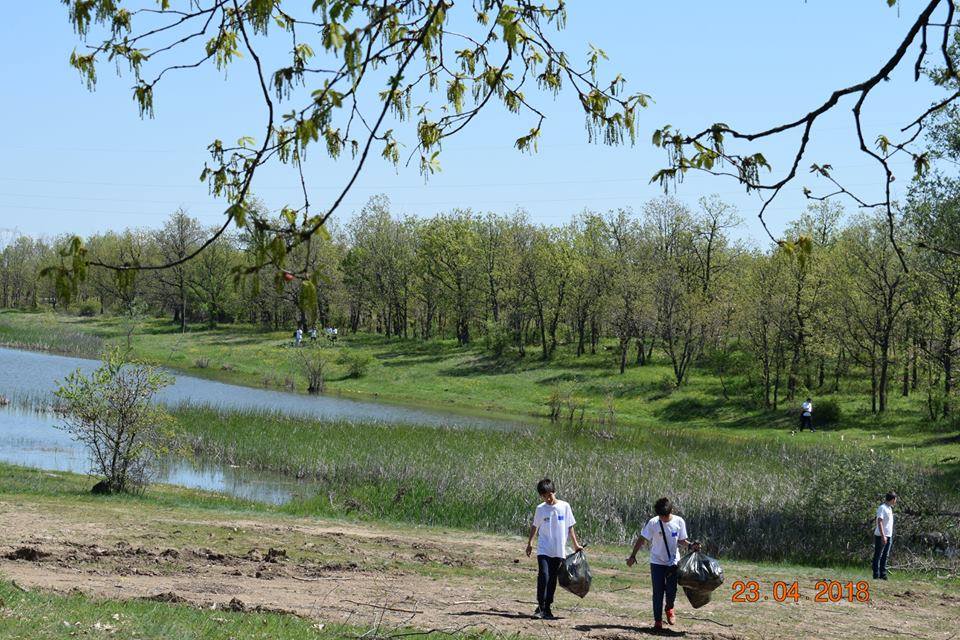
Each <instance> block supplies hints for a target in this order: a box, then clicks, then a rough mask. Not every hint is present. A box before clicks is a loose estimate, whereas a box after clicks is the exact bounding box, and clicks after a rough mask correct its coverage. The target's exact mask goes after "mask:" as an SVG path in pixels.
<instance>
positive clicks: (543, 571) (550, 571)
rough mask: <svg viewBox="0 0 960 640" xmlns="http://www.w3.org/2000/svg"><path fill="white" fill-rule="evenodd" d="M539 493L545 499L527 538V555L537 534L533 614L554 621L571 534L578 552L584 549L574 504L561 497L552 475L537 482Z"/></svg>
mask: <svg viewBox="0 0 960 640" xmlns="http://www.w3.org/2000/svg"><path fill="white" fill-rule="evenodd" d="M537 493H538V494H539V495H540V498H541V499H542V500H543V502H541V503H540V504H538V505H537V509H536V511H535V512H534V515H533V524H531V525H530V537H529V539H528V540H527V557H530V554H531V553H532V552H533V536H537V610H536V611H534V612H533V617H534V618H538V619H541V620H554V619H556V616H554V615H553V611H551V610H550V605H552V604H553V596H554V593H556V591H557V576H558V574H559V571H560V566H561V565H562V564H563V560H564V558H566V555H567V553H566V552H567V537H568V536H569V537H570V540H572V541H573V550H574V552H577V551H580V550H581V549H583V547H582V546H580V542H579V541H578V540H577V532H576V530H574V528H573V525H575V524H576V523H577V520H576V518H574V517H573V511H571V510H570V505H569V504H567V503H566V502H564V501H563V500H558V499H557V489H556V487H555V486H554V484H553V481H551V480H550V479H549V478H544V479H543V480H541V481H540V482H538V483H537Z"/></svg>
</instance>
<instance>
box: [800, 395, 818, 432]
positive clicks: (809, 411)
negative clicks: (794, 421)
mask: <svg viewBox="0 0 960 640" xmlns="http://www.w3.org/2000/svg"><path fill="white" fill-rule="evenodd" d="M804 428H807V429H810V431H816V429H814V428H813V400H811V399H810V398H807V399H806V401H805V402H804V403H803V404H802V405H800V431H803V430H804Z"/></svg>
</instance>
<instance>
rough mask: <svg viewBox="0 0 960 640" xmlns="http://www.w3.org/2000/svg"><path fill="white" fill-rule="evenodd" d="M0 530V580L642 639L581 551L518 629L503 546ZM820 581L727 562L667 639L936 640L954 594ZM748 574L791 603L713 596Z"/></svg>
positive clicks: (475, 540)
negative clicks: (573, 585) (865, 591)
mask: <svg viewBox="0 0 960 640" xmlns="http://www.w3.org/2000/svg"><path fill="white" fill-rule="evenodd" d="M0 523H2V528H0V556H2V559H0V574H2V575H3V576H5V577H7V578H8V579H12V580H15V581H16V582H17V584H19V585H21V586H23V587H26V588H40V589H52V590H57V591H64V592H66V591H71V590H80V591H82V592H83V593H86V594H90V595H94V596H98V597H106V598H155V599H158V600H164V601H171V602H186V603H190V604H194V605H201V606H219V607H225V608H234V609H256V608H261V609H278V610H283V611H288V612H291V613H295V614H298V615H302V616H307V617H310V618H314V619H316V620H318V621H328V622H329V621H342V622H349V623H352V624H357V625H361V626H367V625H378V624H379V625H382V626H383V627H386V628H395V627H400V626H411V627H415V628H419V629H444V630H452V629H464V630H466V629H479V628H485V629H489V630H494V631H499V632H502V633H503V634H504V635H516V634H520V635H523V636H531V637H544V638H546V637H550V638H557V637H561V638H573V637H590V638H605V639H608V640H619V639H621V638H633V637H642V636H643V635H645V634H648V633H651V632H652V630H651V629H650V619H651V614H650V613H649V598H650V593H649V587H648V582H647V579H646V575H645V574H644V573H643V572H641V571H636V570H634V571H627V570H626V569H625V568H624V569H621V568H618V567H616V565H615V564H614V563H616V562H618V560H619V556H617V555H616V553H618V552H619V551H620V550H608V551H604V550H599V551H594V552H593V554H592V558H593V559H594V573H595V575H596V581H595V590H594V591H593V592H591V594H590V595H589V596H588V597H587V598H586V599H585V600H583V601H580V600H578V599H576V598H574V597H573V596H570V595H569V594H566V593H563V594H562V595H560V596H559V597H558V601H557V606H556V613H557V614H558V615H559V616H560V617H561V620H558V621H555V622H541V621H537V620H533V619H532V618H530V617H529V614H530V612H531V611H532V609H533V607H534V602H533V600H534V596H533V586H534V581H535V575H536V570H535V566H534V564H533V563H532V561H530V560H528V559H527V558H525V557H523V556H522V555H521V554H520V552H519V550H520V548H521V546H522V541H520V540H519V539H516V538H513V539H511V538H498V537H494V536H486V535H473V534H464V533H463V532H451V533H445V532H442V531H438V530H436V529H430V530H419V529H397V528H389V527H381V526H367V525H354V524H345V523H339V522H323V521H316V520H311V519H294V518H279V517H264V518H255V517H251V516H241V517H222V516H220V515H219V514H217V513H215V512H203V511H201V510H173V509H151V510H148V511H147V512H146V513H139V512H138V513H131V512H130V509H129V507H127V508H125V509H121V508H120V507H119V506H118V507H115V508H110V507H107V508H103V507H100V506H97V507H96V510H94V508H93V507H90V506H89V505H88V506H85V507H83V506H80V507H77V508H76V509H71V508H65V507H64V505H63V504H60V503H56V502H52V501H51V502H49V503H45V502H42V501H40V502H36V503H33V502H30V503H23V502H19V501H18V502H15V503H14V502H0ZM271 549H273V550H272V551H271ZM820 573H821V574H822V575H815V574H814V572H811V571H810V570H804V573H803V574H798V573H797V571H792V572H791V571H790V570H787V569H785V570H784V571H783V572H776V571H773V572H771V571H769V570H767V571H765V572H762V573H761V572H760V570H759V569H756V568H751V567H750V566H748V565H730V567H729V568H728V578H727V584H725V585H724V587H722V588H721V590H720V591H718V592H717V595H716V597H715V598H714V601H713V602H712V603H711V604H709V605H707V606H706V607H704V608H703V609H699V610H696V611H693V610H691V609H690V607H689V605H688V604H687V603H686V601H685V600H684V598H683V596H682V595H681V596H679V598H678V602H679V603H680V604H678V615H679V616H680V621H679V624H678V626H677V627H676V628H675V631H674V632H673V635H681V634H682V635H684V636H685V637H687V638H696V639H701V638H703V639H705V638H725V639H734V638H858V637H871V638H884V637H891V638H894V637H901V638H917V637H920V638H934V639H938V640H946V639H947V638H950V637H952V635H951V634H953V633H955V632H956V630H957V629H956V625H957V621H958V620H960V597H958V596H956V595H953V594H949V593H942V591H943V590H942V589H939V590H938V589H936V588H933V587H929V586H925V585H923V584H922V583H910V584H909V585H905V584H902V583H901V584H898V583H896V582H891V583H887V584H882V585H877V584H876V583H874V585H872V588H873V589H874V590H873V592H872V595H873V598H872V601H871V602H870V603H837V604H830V603H814V602H813V600H812V595H813V593H814V586H813V584H814V582H815V581H816V580H817V579H820V578H827V579H832V578H834V577H835V576H833V575H831V573H830V572H829V571H821V572H820ZM748 577H753V578H754V579H758V580H759V581H760V582H761V583H762V584H767V585H772V583H773V581H774V580H788V581H792V580H795V579H799V580H800V589H801V593H802V594H803V598H802V599H801V601H800V602H799V603H797V604H779V603H774V602H759V603H756V604H733V603H731V602H730V594H731V591H730V589H728V585H729V584H730V583H732V582H733V581H734V580H736V579H739V578H744V579H745V578H748ZM848 579H849V578H848ZM854 579H861V578H854ZM957 637H960V636H957Z"/></svg>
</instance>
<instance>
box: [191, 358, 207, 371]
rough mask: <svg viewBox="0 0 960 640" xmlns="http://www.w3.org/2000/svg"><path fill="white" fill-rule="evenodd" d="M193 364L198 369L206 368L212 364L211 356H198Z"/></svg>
mask: <svg viewBox="0 0 960 640" xmlns="http://www.w3.org/2000/svg"><path fill="white" fill-rule="evenodd" d="M193 366H195V367H196V368H197V369H206V368H207V367H209V366H210V358H206V357H203V358H197V359H196V360H194V361H193Z"/></svg>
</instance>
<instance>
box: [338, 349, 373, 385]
mask: <svg viewBox="0 0 960 640" xmlns="http://www.w3.org/2000/svg"><path fill="white" fill-rule="evenodd" d="M337 362H339V363H340V364H342V365H344V366H345V367H346V368H347V377H348V378H362V377H363V376H365V375H367V371H369V370H370V365H372V364H373V356H371V355H370V354H369V353H366V352H365V351H352V350H349V349H344V350H343V351H341V352H340V356H339V357H338V358H337Z"/></svg>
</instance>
